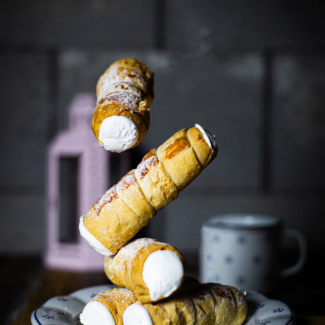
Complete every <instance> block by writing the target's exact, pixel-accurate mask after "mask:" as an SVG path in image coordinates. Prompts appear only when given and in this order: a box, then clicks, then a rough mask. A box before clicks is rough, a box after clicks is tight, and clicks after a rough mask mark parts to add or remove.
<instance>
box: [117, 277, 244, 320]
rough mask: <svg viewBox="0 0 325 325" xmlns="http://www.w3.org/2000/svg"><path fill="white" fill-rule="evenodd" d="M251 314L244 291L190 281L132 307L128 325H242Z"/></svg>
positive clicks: (129, 307) (128, 316) (124, 318)
mask: <svg viewBox="0 0 325 325" xmlns="http://www.w3.org/2000/svg"><path fill="white" fill-rule="evenodd" d="M246 314H247V304H246V301H245V298H244V296H243V294H242V293H241V292H240V291H239V290H237V289H236V288H234V287H231V286H224V285H221V284H218V283H207V284H199V283H190V284H187V285H184V286H183V287H182V289H181V290H180V292H178V293H176V294H174V295H173V296H171V297H169V298H167V299H164V300H161V301H159V302H158V303H148V304H139V303H134V304H132V305H130V306H128V307H127V308H126V310H125V312H124V314H123V324H124V325H165V324H168V325H189V324H190V325H225V324H226V325H240V324H242V323H243V322H244V320H245V317H246Z"/></svg>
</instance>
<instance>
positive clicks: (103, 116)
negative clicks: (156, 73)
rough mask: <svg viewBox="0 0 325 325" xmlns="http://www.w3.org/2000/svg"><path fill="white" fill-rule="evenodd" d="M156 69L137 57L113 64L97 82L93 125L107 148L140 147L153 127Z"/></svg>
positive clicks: (99, 139) (94, 130)
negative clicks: (153, 69)
mask: <svg viewBox="0 0 325 325" xmlns="http://www.w3.org/2000/svg"><path fill="white" fill-rule="evenodd" d="M153 98H154V92H153V72H152V71H150V70H149V69H148V68H147V67H146V66H145V65H144V64H143V63H142V62H140V61H138V60H136V59H122V60H118V61H116V62H115V63H113V64H112V65H111V66H110V67H109V68H108V69H107V70H106V71H105V73H104V74H103V75H102V76H101V77H100V78H99V80H98V83H97V106H96V109H95V111H94V114H93V120H92V123H91V128H92V130H93V132H94V134H95V136H96V138H97V140H98V142H99V144H100V145H101V146H102V147H104V148H105V149H106V150H110V151H115V152H122V151H124V150H127V149H130V148H133V147H135V146H137V145H138V144H139V143H140V142H141V140H142V139H143V138H144V137H145V136H146V134H147V132H148V129H149V126H150V112H149V111H150V109H149V107H150V105H151V103H152V101H153Z"/></svg>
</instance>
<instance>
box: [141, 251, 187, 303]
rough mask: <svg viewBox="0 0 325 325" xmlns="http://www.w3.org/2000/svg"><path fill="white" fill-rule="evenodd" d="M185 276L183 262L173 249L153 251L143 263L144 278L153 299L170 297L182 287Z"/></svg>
mask: <svg viewBox="0 0 325 325" xmlns="http://www.w3.org/2000/svg"><path fill="white" fill-rule="evenodd" d="M183 276H184V267H183V263H182V261H181V259H180V258H179V256H178V255H177V254H176V253H174V252H172V251H167V250H164V251H156V252H153V253H152V254H150V255H149V256H148V257H147V259H146V261H145V263H144V265H143V270H142V278H143V281H144V283H145V284H146V285H147V288H148V289H149V293H150V298H151V300H152V301H156V300H158V299H159V298H161V297H165V298H167V297H169V296H170V295H171V294H172V293H173V292H174V291H176V290H177V289H178V288H179V287H180V285H181V283H182V279H183Z"/></svg>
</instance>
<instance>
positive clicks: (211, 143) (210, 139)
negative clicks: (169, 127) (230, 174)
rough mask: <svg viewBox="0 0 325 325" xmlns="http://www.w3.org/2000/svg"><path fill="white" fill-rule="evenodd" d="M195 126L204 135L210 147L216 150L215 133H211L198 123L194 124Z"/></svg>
mask: <svg viewBox="0 0 325 325" xmlns="http://www.w3.org/2000/svg"><path fill="white" fill-rule="evenodd" d="M195 126H196V127H197V128H198V129H199V130H200V131H201V133H202V134H203V136H204V140H205V141H206V142H207V144H208V145H209V146H210V148H211V149H212V150H213V151H214V152H215V151H217V139H216V136H215V135H211V133H210V132H209V131H208V130H206V129H205V128H203V127H202V126H201V125H199V124H195Z"/></svg>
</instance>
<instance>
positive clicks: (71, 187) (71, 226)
mask: <svg viewBox="0 0 325 325" xmlns="http://www.w3.org/2000/svg"><path fill="white" fill-rule="evenodd" d="M59 168H60V169H59V170H60V185H59V191H60V193H59V198H60V204H59V207H60V208H59V241H60V242H61V243H67V244H72V243H77V242H78V220H79V212H78V197H79V193H78V189H79V186H78V179H79V177H78V175H79V157H60V167H59Z"/></svg>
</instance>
